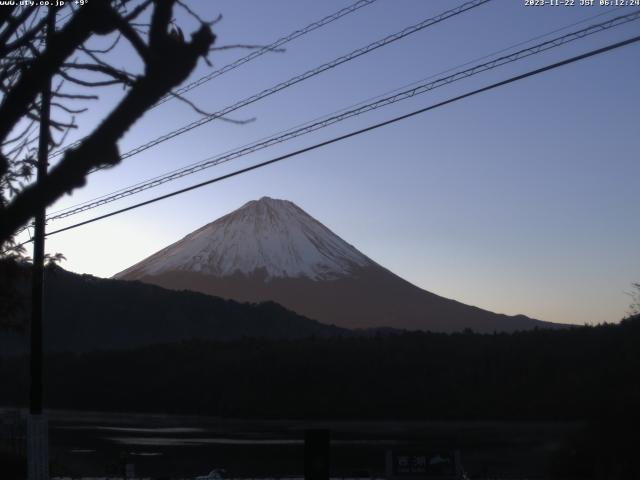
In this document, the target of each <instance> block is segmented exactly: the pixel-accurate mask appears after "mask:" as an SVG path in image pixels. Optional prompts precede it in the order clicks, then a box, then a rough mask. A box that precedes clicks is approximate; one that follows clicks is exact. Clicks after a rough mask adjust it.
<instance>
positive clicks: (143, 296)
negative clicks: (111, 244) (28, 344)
mask: <svg viewBox="0 0 640 480" xmlns="http://www.w3.org/2000/svg"><path fill="white" fill-rule="evenodd" d="M46 285H47V288H46V289H45V305H46V318H45V321H44V344H45V348H46V349H47V350H48V351H73V352H85V351H93V350H112V349H124V348H137V347H141V346H146V345H154V344H160V343H171V342H180V341H183V340H191V339H198V340H207V339H208V340H225V341H226V340H234V339H240V338H243V337H257V338H272V339H276V338H278V339H295V338H306V337H310V336H317V337H328V336H334V335H343V334H348V332H347V331H345V330H342V329H340V328H337V327H333V326H329V325H324V324H321V323H319V322H316V321H314V320H309V319H307V318H304V317H302V316H300V315H298V314H296V313H294V312H291V311H289V310H287V309H285V308H283V307H281V306H280V305H277V304H275V303H273V302H270V303H263V304H258V305H256V304H242V303H238V302H235V301H231V300H224V299H221V298H214V297H211V296H209V295H203V294H201V293H196V292H188V291H184V292H180V291H172V290H166V289H163V288H160V287H158V286H155V285H146V284H143V283H139V282H124V281H120V280H109V279H101V278H97V277H93V276H91V275H77V274H74V273H71V272H67V271H65V270H63V269H61V268H55V269H53V270H51V269H48V272H47V278H46ZM25 287H26V282H25ZM25 341H26V337H22V336H19V335H17V334H15V333H7V332H5V333H2V332H0V350H1V351H2V352H4V353H16V352H18V351H23V350H24V347H25Z"/></svg>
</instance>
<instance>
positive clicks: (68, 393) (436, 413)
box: [0, 317, 640, 420]
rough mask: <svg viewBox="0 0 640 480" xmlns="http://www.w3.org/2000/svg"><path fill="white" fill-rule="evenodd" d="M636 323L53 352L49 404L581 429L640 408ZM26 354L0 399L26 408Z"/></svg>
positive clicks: (9, 372)
mask: <svg viewBox="0 0 640 480" xmlns="http://www.w3.org/2000/svg"><path fill="white" fill-rule="evenodd" d="M638 345H640V318H638V317H636V318H634V319H628V320H625V321H623V322H622V323H620V324H619V325H602V326H597V327H579V328H578V327H577V328H572V329H566V330H535V331H530V332H519V333H514V334H494V335H479V334H473V333H471V332H467V333H459V334H437V333H404V334H397V333H396V334H394V333H391V334H387V333H385V334H378V335H374V336H371V337H342V338H308V339H297V340H274V339H271V340H269V339H243V340H236V341H231V342H210V341H207V342H205V341H187V342H182V343H175V344H168V345H157V346H150V347H145V348H140V349H135V350H126V351H117V352H107V351H105V352H93V353H84V354H72V353H57V354H50V355H48V356H47V357H46V403H47V405H48V406H49V407H51V408H68V409H92V410H111V411H113V410H116V411H117V410H121V411H141V412H167V413H192V414H207V415H216V416H217V415H220V416H230V417H231V416H234V417H262V418H350V419H353V418H372V419H373V418H375V419H381V418H385V419H393V418H412V419H413V418H415V419H499V420H556V419H557V420H574V419H575V420H578V419H588V418H592V417H593V416H594V415H600V414H602V412H624V411H630V409H632V408H633V406H634V405H636V406H637V405H640V375H639V374H638V372H640V349H639V348H638ZM27 367H28V364H27V359H26V357H11V358H4V359H2V360H0V385H2V388H1V389H0V402H2V403H4V404H12V405H19V404H22V405H24V404H26V398H27V393H28V392H27V385H28V370H27Z"/></svg>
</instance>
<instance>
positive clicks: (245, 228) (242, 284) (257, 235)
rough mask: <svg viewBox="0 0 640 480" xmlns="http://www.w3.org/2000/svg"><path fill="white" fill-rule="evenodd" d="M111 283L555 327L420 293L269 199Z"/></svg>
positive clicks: (322, 308) (366, 313) (415, 317)
mask: <svg viewBox="0 0 640 480" xmlns="http://www.w3.org/2000/svg"><path fill="white" fill-rule="evenodd" d="M115 278H119V279H126V280H140V281H143V282H145V283H151V284H156V285H160V286H162V287H165V288H170V289H188V290H192V291H198V292H202V293H206V294H211V295H216V296H220V297H223V298H230V299H235V300H239V301H266V300H272V301H275V302H277V303H279V304H282V305H284V306H285V307H287V308H289V309H291V310H294V311H296V312H298V313H300V314H301V315H304V316H307V317H309V318H313V319H316V320H319V321H321V322H324V323H330V324H335V325H339V326H341V327H345V328H380V327H393V328H401V329H409V330H431V331H443V332H451V331H459V330H462V329H465V328H471V329H473V330H475V331H478V332H493V331H514V330H523V329H531V328H534V327H538V326H539V327H544V326H552V325H553V324H550V323H546V322H541V321H537V320H532V319H530V318H528V317H525V316H522V315H518V316H507V315H501V314H495V313H493V312H489V311H486V310H482V309H480V308H477V307H473V306H468V305H465V304H462V303H460V302H456V301H454V300H450V299H447V298H443V297H440V296H438V295H435V294H433V293H430V292H427V291H425V290H422V289H420V288H418V287H416V286H415V285H412V284H411V283H409V282H407V281H405V280H403V279H402V278H400V277H398V276H397V275H395V274H393V273H392V272H390V271H389V270H387V269H385V268H384V267H382V266H380V265H378V264H377V263H376V262H374V261H373V260H371V259H370V258H368V257H367V256H365V255H364V254H362V253H361V252H359V251H358V250H357V249H356V248H354V247H353V246H351V245H349V244H348V243H347V242H345V241H344V240H342V239H341V238H340V237H338V236H337V235H336V234H334V233H333V232H332V231H331V230H329V229H328V228H327V227H325V226H324V225H322V224H321V223H320V222H318V221H317V220H315V219H314V218H312V217H311V216H309V215H308V214H307V213H306V212H304V211H303V210H302V209H300V208H299V207H297V206H296V205H294V204H293V203H291V202H288V201H285V200H274V199H271V198H268V197H264V198H261V199H260V200H258V201H251V202H249V203H247V204H245V205H244V206H242V207H241V208H239V209H238V210H236V211H234V212H232V213H230V214H228V215H225V216H224V217H222V218H220V219H218V220H216V221H214V222H212V223H210V224H208V225H205V226H204V227H202V228H200V229H198V230H196V231H195V232H193V233H191V234H189V235H187V236H186V237H184V238H183V239H182V240H180V241H178V242H176V243H174V244H172V245H170V246H168V247H166V248H165V249H163V250H160V251H159V252H157V253H155V254H154V255H151V256H150V257H148V258H147V259H145V260H143V261H141V262H139V263H137V264H136V265H134V266H132V267H130V268H128V269H127V270H124V271H123V272H121V273H119V274H117V275H116V276H115Z"/></svg>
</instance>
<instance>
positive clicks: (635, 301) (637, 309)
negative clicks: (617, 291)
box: [628, 283, 640, 317]
mask: <svg viewBox="0 0 640 480" xmlns="http://www.w3.org/2000/svg"><path fill="white" fill-rule="evenodd" d="M631 287H632V288H633V290H631V292H629V295H630V296H631V304H630V305H629V312H628V314H629V316H630V317H634V316H638V315H640V283H632V284H631Z"/></svg>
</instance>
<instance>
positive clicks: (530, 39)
mask: <svg viewBox="0 0 640 480" xmlns="http://www.w3.org/2000/svg"><path fill="white" fill-rule="evenodd" d="M616 11H618V10H617V9H616V8H613V9H611V10H608V11H604V12H600V13H597V14H595V15H590V16H588V17H586V18H583V19H582V20H579V21H577V22H573V23H570V24H568V25H565V26H563V27H560V28H557V29H555V30H551V31H549V32H546V33H544V34H541V35H536V36H535V37H532V38H529V39H528V40H524V41H521V42H518V43H515V44H512V45H510V46H508V47H505V48H502V49H500V50H497V51H494V52H492V53H489V54H486V55H483V56H482V57H477V58H474V59H473V60H469V61H467V62H464V63H462V64H458V65H456V66H453V67H450V68H448V69H446V70H443V71H440V72H438V73H434V74H431V75H429V76H428V77H425V78H422V79H420V80H417V81H415V82H412V83H410V84H407V85H403V86H402V87H398V88H395V89H393V90H389V91H387V92H385V93H382V94H379V95H376V96H374V97H369V98H367V99H365V100H361V101H360V102H358V103H355V104H352V105H349V106H347V107H343V108H341V109H339V110H336V111H334V112H332V113H329V114H325V115H322V116H319V117H316V118H314V119H313V120H309V121H306V122H304V123H301V124H298V125H296V126H294V127H290V128H288V129H286V130H281V131H279V132H277V133H275V134H273V135H270V136H268V137H263V138H260V139H258V140H255V141H253V142H250V143H246V144H244V145H242V146H240V147H237V148H235V149H231V150H227V151H225V152H222V153H220V154H218V155H217V156H214V157H210V158H207V159H204V160H199V161H197V162H193V163H191V164H188V165H186V166H184V167H180V168H178V169H175V170H171V171H169V172H165V173H163V174H160V175H157V176H155V177H152V178H147V179H146V180H142V181H141V182H138V183H135V184H133V185H129V186H127V187H123V188H120V189H118V190H116V191H113V192H109V193H105V194H103V195H100V196H98V197H94V198H92V199H89V200H86V201H83V202H79V203H76V204H74V205H71V206H69V207H64V208H61V209H59V210H56V211H53V212H51V216H53V215H55V214H57V213H61V212H66V211H68V210H75V209H76V208H77V207H81V206H84V205H87V204H94V203H95V202H97V201H99V200H102V199H104V198H108V197H111V196H113V195H116V194H119V193H121V192H125V191H128V190H130V189H132V188H136V187H139V186H142V185H144V184H146V183H148V182H152V181H154V180H158V179H161V178H164V177H165V176H168V175H172V174H175V173H179V172H181V171H183V170H185V169H188V168H191V167H195V166H196V165H200V164H203V162H208V161H209V160H210V159H213V158H218V157H220V156H223V155H227V154H230V153H232V152H234V151H236V150H239V149H244V148H246V147H249V146H251V145H254V144H256V143H258V142H262V141H264V140H268V139H270V138H273V137H276V136H278V135H282V134H284V133H287V132H290V131H293V130H295V129H298V128H300V127H303V126H307V125H310V124H312V123H315V122H317V121H320V120H323V119H327V118H329V117H331V116H334V115H337V114H338V113H342V112H345V111H347V110H351V109H353V108H355V107H357V106H360V105H364V104H365V103H369V102H371V101H373V100H377V99H380V98H383V97H386V96H389V95H391V94H394V93H397V92H400V91H402V90H405V89H407V88H409V87H413V86H415V85H418V84H420V83H422V82H425V81H427V80H431V79H432V78H435V77H437V76H438V75H444V74H445V73H449V72H452V71H454V70H456V69H458V68H462V67H466V66H467V65H471V64H472V63H474V62H478V61H481V60H485V59H487V58H491V57H493V56H495V55H498V54H500V53H503V52H507V51H509V50H512V49H513V48H516V47H520V46H522V45H526V44H528V43H531V42H533V41H535V40H539V39H541V38H544V37H548V36H549V35H552V34H554V33H557V32H561V31H563V30H566V29H568V28H571V27H574V26H576V25H580V24H582V23H586V22H588V21H589V20H593V19H595V18H598V17H602V16H603V15H609V14H611V13H614V12H616ZM127 196H128V195H127ZM115 200H119V198H116V199H113V200H110V201H115ZM110 201H109V202H105V203H110ZM101 205H102V203H101ZM96 206H99V205H96ZM49 219H51V218H49ZM21 231H22V230H21Z"/></svg>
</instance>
